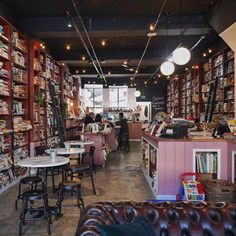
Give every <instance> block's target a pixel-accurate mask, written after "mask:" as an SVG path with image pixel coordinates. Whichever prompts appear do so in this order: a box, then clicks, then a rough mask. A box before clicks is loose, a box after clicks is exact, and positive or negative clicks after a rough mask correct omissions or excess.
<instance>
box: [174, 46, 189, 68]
mask: <svg viewBox="0 0 236 236" xmlns="http://www.w3.org/2000/svg"><path fill="white" fill-rule="evenodd" d="M190 58H191V53H190V51H189V50H188V49H187V48H185V47H179V48H177V49H175V50H174V52H173V61H174V63H175V64H177V65H185V64H187V63H188V62H189V60H190Z"/></svg>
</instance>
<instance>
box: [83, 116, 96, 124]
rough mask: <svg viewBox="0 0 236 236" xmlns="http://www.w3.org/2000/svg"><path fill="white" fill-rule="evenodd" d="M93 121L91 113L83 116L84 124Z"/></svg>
mask: <svg viewBox="0 0 236 236" xmlns="http://www.w3.org/2000/svg"><path fill="white" fill-rule="evenodd" d="M93 122H94V121H93V118H92V115H91V113H89V114H86V116H85V118H84V124H85V126H86V125H88V124H90V123H93Z"/></svg>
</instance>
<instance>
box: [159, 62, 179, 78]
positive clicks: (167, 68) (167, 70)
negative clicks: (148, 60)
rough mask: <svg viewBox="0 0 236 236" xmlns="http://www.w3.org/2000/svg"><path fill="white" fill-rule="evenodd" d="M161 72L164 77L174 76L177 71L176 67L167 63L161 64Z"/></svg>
mask: <svg viewBox="0 0 236 236" xmlns="http://www.w3.org/2000/svg"><path fill="white" fill-rule="evenodd" d="M160 70H161V73H162V74H163V75H166V76H168V75H172V74H173V73H174V71H175V65H174V64H173V63H172V62H170V61H165V62H163V63H162V64H161V68H160Z"/></svg>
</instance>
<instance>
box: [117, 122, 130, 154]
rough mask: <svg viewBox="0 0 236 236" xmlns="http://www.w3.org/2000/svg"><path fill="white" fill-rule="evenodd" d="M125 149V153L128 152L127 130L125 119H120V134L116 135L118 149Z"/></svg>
mask: <svg viewBox="0 0 236 236" xmlns="http://www.w3.org/2000/svg"><path fill="white" fill-rule="evenodd" d="M122 146H123V147H125V148H126V150H127V151H129V150H130V144H129V128H128V123H127V119H126V118H122V119H121V121H120V132H119V134H118V147H119V148H120V150H121V148H122Z"/></svg>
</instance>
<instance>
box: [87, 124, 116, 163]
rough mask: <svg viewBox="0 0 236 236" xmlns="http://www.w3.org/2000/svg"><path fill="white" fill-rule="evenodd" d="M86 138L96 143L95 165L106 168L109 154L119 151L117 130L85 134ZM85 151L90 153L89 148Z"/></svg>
mask: <svg viewBox="0 0 236 236" xmlns="http://www.w3.org/2000/svg"><path fill="white" fill-rule="evenodd" d="M83 135H84V137H85V138H87V139H88V140H90V141H94V146H95V156H94V163H95V165H99V166H104V165H105V161H106V158H107V154H108V153H109V152H110V151H114V150H116V149H117V141H116V137H115V130H114V129H111V130H110V131H108V132H98V133H84V134H83ZM85 150H86V151H87V152H88V151H89V146H86V147H85Z"/></svg>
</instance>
